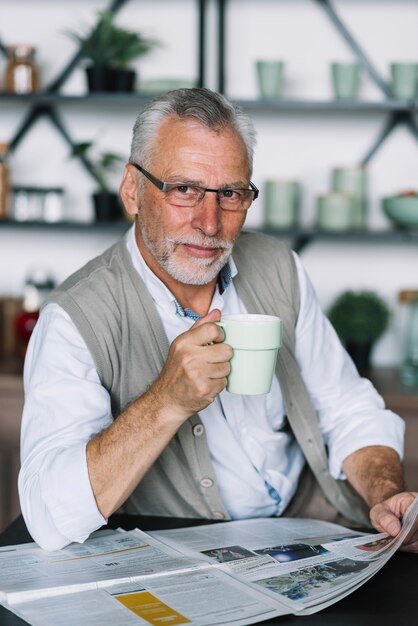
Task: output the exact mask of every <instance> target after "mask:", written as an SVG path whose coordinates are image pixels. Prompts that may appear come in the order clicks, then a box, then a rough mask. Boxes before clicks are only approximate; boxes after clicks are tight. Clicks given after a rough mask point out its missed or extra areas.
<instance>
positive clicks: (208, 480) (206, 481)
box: [200, 478, 213, 489]
mask: <svg viewBox="0 0 418 626" xmlns="http://www.w3.org/2000/svg"><path fill="white" fill-rule="evenodd" d="M200 485H201V486H202V487H205V489H207V488H208V487H212V486H213V480H212V479H211V478H202V479H201V481H200Z"/></svg>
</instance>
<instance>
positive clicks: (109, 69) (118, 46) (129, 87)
mask: <svg viewBox="0 0 418 626" xmlns="http://www.w3.org/2000/svg"><path fill="white" fill-rule="evenodd" d="M68 35H69V36H70V37H71V38H72V39H74V40H75V41H77V42H78V43H79V44H80V47H81V52H82V55H83V57H84V58H86V59H89V60H90V62H91V63H90V65H89V66H88V67H86V75H87V84H88V87H89V91H90V92H93V91H94V92H97V91H125V92H130V91H133V90H134V87H135V79H136V71H135V70H133V69H132V68H131V63H132V61H133V60H134V59H136V58H138V57H140V56H142V55H144V54H146V53H148V52H149V51H150V50H151V49H152V48H153V47H155V46H156V45H157V42H156V41H152V40H151V39H147V38H145V37H144V36H143V35H141V34H140V33H139V32H136V31H130V30H126V29H124V28H121V27H119V26H117V25H116V24H115V22H114V16H113V14H112V13H110V12H109V11H99V12H98V21H97V24H96V25H95V26H94V27H93V28H92V29H90V30H87V31H86V32H84V33H74V32H68Z"/></svg>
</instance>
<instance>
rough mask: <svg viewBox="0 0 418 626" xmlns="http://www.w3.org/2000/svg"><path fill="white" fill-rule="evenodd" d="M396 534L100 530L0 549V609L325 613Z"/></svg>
mask: <svg viewBox="0 0 418 626" xmlns="http://www.w3.org/2000/svg"><path fill="white" fill-rule="evenodd" d="M417 514H418V497H417V498H416V499H415V500H414V502H413V503H412V505H411V506H410V507H409V509H408V511H407V513H406V515H405V516H404V520H403V525H402V530H401V532H400V534H399V535H398V536H397V537H396V538H391V537H389V536H388V535H386V534H384V533H379V534H377V533H368V532H366V533H364V532H356V531H353V530H350V529H347V528H344V527H343V526H338V525H336V524H330V523H327V522H320V521H317V520H307V519H290V518H268V519H252V520H243V521H234V522H226V523H219V524H208V525H204V526H198V527H192V528H180V529H175V530H167V531H156V532H151V533H145V532H142V531H141V530H138V529H136V530H132V531H124V530H122V529H118V530H105V531H98V532H96V533H94V534H93V535H92V537H91V538H89V539H88V540H87V541H86V542H85V543H84V544H71V545H69V546H67V547H66V548H64V549H63V550H59V551H54V552H45V551H44V550H41V549H40V548H39V547H38V546H36V544H22V545H15V546H7V547H4V548H0V604H2V605H3V606H5V607H6V608H7V609H9V610H10V611H12V612H13V613H15V614H16V615H18V616H19V617H21V618H22V619H24V620H26V621H27V622H28V623H29V624H32V625H34V626H56V625H57V624H59V625H60V626H80V624H83V626H106V625H107V624H109V625H112V626H131V625H132V626H135V625H139V624H145V625H149V624H152V625H153V626H156V625H163V624H170V625H171V624H173V625H177V624H188V625H190V626H211V625H220V624H230V625H231V626H244V625H246V624H253V623H256V622H261V621H264V620H267V619H270V618H273V617H277V616H280V615H285V614H288V613H293V614H297V615H303V614H309V613H314V612H316V611H319V610H321V609H323V608H325V607H327V606H329V605H330V604H332V603H333V602H337V601H338V600H340V599H341V598H343V597H344V596H346V595H347V594H349V593H351V592H352V591H354V590H355V589H356V588H357V587H359V586H360V585H362V584H364V582H366V581H367V580H368V579H369V578H370V577H371V576H373V575H374V574H375V573H376V572H377V571H378V570H379V569H380V568H381V567H382V566H383V565H384V564H385V563H386V561H387V560H388V559H389V558H390V557H391V556H392V554H393V553H394V552H395V550H396V549H397V548H398V547H399V545H400V544H401V543H402V541H403V540H404V539H405V537H406V536H407V534H408V532H409V530H410V529H411V527H412V525H413V523H414V521H415V519H416V517H417Z"/></svg>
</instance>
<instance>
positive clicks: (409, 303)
mask: <svg viewBox="0 0 418 626" xmlns="http://www.w3.org/2000/svg"><path fill="white" fill-rule="evenodd" d="M399 300H400V302H401V303H402V304H403V305H404V306H405V307H406V326H405V337H404V349H403V358H402V364H401V372H400V374H401V381H402V382H403V384H404V385H406V386H408V387H415V388H418V290H415V289H404V290H403V291H401V292H400V294H399Z"/></svg>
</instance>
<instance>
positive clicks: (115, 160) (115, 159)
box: [71, 141, 125, 222]
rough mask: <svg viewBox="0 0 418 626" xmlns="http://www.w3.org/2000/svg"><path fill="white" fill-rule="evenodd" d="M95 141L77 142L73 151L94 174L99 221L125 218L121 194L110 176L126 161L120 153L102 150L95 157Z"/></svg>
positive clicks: (74, 155)
mask: <svg viewBox="0 0 418 626" xmlns="http://www.w3.org/2000/svg"><path fill="white" fill-rule="evenodd" d="M92 148H93V142H91V141H89V142H83V143H79V144H76V145H75V146H74V149H73V151H72V153H71V156H72V157H76V158H78V159H81V160H82V161H84V163H85V164H86V165H87V167H88V168H89V169H91V172H92V174H93V175H94V177H95V179H96V181H97V184H98V189H97V191H96V192H94V193H93V194H92V197H93V204H94V213H95V218H96V221H97V222H115V221H119V220H122V219H124V213H123V208H122V204H121V200H120V198H119V195H118V194H117V193H116V192H115V191H112V190H111V188H110V183H109V180H108V179H109V176H110V175H111V174H112V173H113V172H115V171H116V170H117V168H118V166H119V165H120V164H122V163H124V162H125V159H124V158H123V157H122V156H120V155H119V154H115V153H113V152H101V153H98V154H97V155H96V156H95V157H93V156H92V155H91V151H92Z"/></svg>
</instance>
